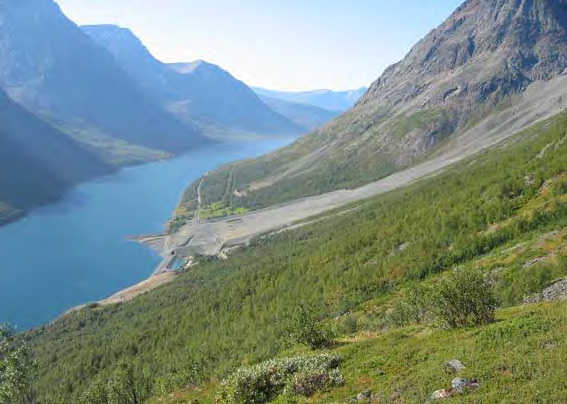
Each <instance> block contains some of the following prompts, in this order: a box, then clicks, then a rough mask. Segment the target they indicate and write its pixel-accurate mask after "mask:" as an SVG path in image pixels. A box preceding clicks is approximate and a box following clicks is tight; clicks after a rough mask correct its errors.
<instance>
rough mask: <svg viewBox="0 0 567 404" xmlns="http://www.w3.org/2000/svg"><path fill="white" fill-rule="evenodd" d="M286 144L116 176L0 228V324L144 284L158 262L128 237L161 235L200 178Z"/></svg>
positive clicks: (189, 158)
mask: <svg viewBox="0 0 567 404" xmlns="http://www.w3.org/2000/svg"><path fill="white" fill-rule="evenodd" d="M291 140H292V139H289V138H285V139H284V138H279V139H275V140H270V141H265V140H263V141H258V142H250V143H245V144H238V145H235V144H222V145H215V146H212V147H208V148H203V149H200V150H196V151H193V152H190V153H188V154H186V155H184V156H182V157H179V158H176V159H174V160H169V161H164V162H157V163H150V164H146V165H143V166H138V167H133V168H128V169H124V170H122V171H121V172H119V173H117V174H116V175H111V176H107V177H104V178H99V179H97V180H95V181H92V182H89V183H85V184H83V185H80V186H78V187H77V188H75V189H74V190H72V191H71V192H69V194H68V195H67V196H66V198H65V199H64V200H63V201H61V202H60V203H57V204H53V205H50V206H47V207H43V208H40V209H37V210H36V211H34V212H33V213H32V214H30V215H29V216H28V217H26V218H24V219H22V220H20V221H17V222H15V223H12V224H10V225H7V226H4V227H0V324H1V323H6V322H8V323H11V324H13V325H15V326H17V327H18V328H20V329H22V328H29V327H34V326H38V325H42V324H44V323H47V322H49V321H50V320H52V319H54V318H55V317H56V316H58V315H59V314H61V313H63V312H65V311H66V310H68V309H69V308H71V307H74V306H76V305H79V304H82V303H86V302H92V301H96V300H100V299H102V298H104V297H107V296H109V295H111V294H112V293H114V292H117V291H119V290H121V289H123V288H125V287H128V286H130V285H132V284H135V283H137V282H139V281H141V280H143V279H145V278H146V277H148V276H149V275H150V274H151V273H152V271H153V270H154V268H155V266H156V265H157V264H158V263H159V261H160V258H159V256H158V255H157V254H155V253H153V252H151V251H149V250H148V249H146V248H144V247H143V246H140V245H138V244H136V243H133V242H129V241H128V240H127V237H128V236H131V235H139V234H150V233H159V232H162V231H163V225H164V223H165V221H167V219H168V218H169V217H170V215H171V213H172V211H173V209H174V208H175V206H176V205H177V203H178V202H179V199H180V197H181V194H182V192H183V190H184V189H185V187H186V186H187V185H188V184H189V183H190V182H192V181H193V180H194V179H196V178H198V177H199V176H201V175H202V174H203V173H204V172H206V171H209V170H211V169H214V168H215V167H217V166H219V165H220V164H222V163H226V162H229V161H233V160H236V159H241V158H248V157H255V156H258V155H261V154H264V153H266V152H268V151H270V150H274V149H276V148H278V147H282V146H284V145H285V144H287V143H289V142H290V141H291Z"/></svg>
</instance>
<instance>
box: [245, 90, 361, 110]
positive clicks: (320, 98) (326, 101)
mask: <svg viewBox="0 0 567 404" xmlns="http://www.w3.org/2000/svg"><path fill="white" fill-rule="evenodd" d="M366 90H367V88H366V87H361V88H358V89H352V90H344V91H336V90H329V89H317V90H308V91H278V90H268V89H264V88H258V87H256V88H254V91H256V93H257V94H259V95H262V96H265V97H272V98H279V99H283V100H286V101H291V102H296V103H300V104H306V105H312V106H316V107H318V108H323V109H326V110H330V111H345V110H347V109H349V108H351V107H352V106H353V105H354V104H355V103H356V102H357V101H358V100H359V98H360V97H361V96H362V95H363V94H364V93H365V92H366Z"/></svg>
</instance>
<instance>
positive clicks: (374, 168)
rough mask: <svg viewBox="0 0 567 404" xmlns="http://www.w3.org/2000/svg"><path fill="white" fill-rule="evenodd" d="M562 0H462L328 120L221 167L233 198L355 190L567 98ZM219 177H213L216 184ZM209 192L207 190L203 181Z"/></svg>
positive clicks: (469, 147) (510, 128) (257, 203)
mask: <svg viewBox="0 0 567 404" xmlns="http://www.w3.org/2000/svg"><path fill="white" fill-rule="evenodd" d="M566 62H567V1H565V0H538V1H533V0H467V1H466V2H464V4H463V5H462V6H461V7H459V8H458V9H457V10H456V11H455V12H454V13H453V14H452V15H451V16H450V17H449V18H448V19H447V20H446V21H445V22H444V23H443V24H441V25H440V26H439V27H438V28H436V29H434V30H433V31H431V32H430V33H429V34H428V35H427V36H426V37H425V38H424V39H423V40H421V41H420V42H419V43H417V45H416V46H415V47H414V48H413V49H412V50H411V51H410V52H409V54H408V55H407V56H406V57H405V58H404V59H403V60H402V61H400V62H399V63H397V64H395V65H393V66H391V67H390V68H388V69H387V70H386V71H385V72H384V74H383V75H382V76H381V77H380V78H379V79H377V80H376V81H375V82H374V83H373V84H372V86H371V87H370V88H369V90H368V91H367V93H366V94H365V95H364V96H363V97H362V98H361V99H360V101H359V102H358V103H357V104H356V106H355V107H354V108H353V109H352V110H350V111H347V112H346V113H344V114H343V115H342V116H341V117H339V118H338V119H336V120H334V121H333V122H332V123H331V124H329V125H327V126H325V127H323V128H320V129H318V130H316V131H315V132H314V133H312V134H310V135H308V136H304V137H303V138H301V139H299V140H298V141H296V142H295V143H294V144H292V145H290V146H289V147H287V148H284V149H282V150H280V151H278V152H276V153H272V154H270V155H269V156H266V157H262V158H259V159H257V160H255V161H246V162H242V163H237V164H232V165H230V166H227V167H226V168H224V169H222V170H221V171H219V172H217V173H213V174H211V175H209V176H208V177H207V178H208V181H209V182H211V186H214V187H216V188H217V189H222V184H218V182H222V181H225V180H223V178H225V179H226V178H227V172H226V171H230V172H231V177H230V178H231V179H232V178H235V179H236V180H231V181H232V183H233V184H235V188H233V189H232V190H231V192H232V191H238V195H240V196H239V197H236V198H232V203H233V204H235V205H237V206H243V207H252V208H258V207H263V206H266V205H269V204H272V203H281V202H283V201H286V200H290V199H295V198H299V197H303V196H307V195H315V194H319V193H322V192H326V191H330V190H336V189H342V188H355V187H357V186H361V185H364V184H367V183H369V182H372V181H375V180H377V179H380V178H383V177H385V176H388V175H390V174H392V173H393V172H396V171H399V170H401V169H403V168H407V167H410V166H412V165H413V164H415V163H417V162H422V161H424V160H427V159H428V158H430V157H434V156H439V155H443V156H447V161H455V160H456V159H459V158H462V157H463V156H465V155H468V154H470V153H472V152H473V151H475V150H476V151H478V150H480V149H482V148H484V147H487V146H490V145H491V144H494V143H495V142H497V141H498V140H500V139H502V138H504V137H507V136H510V135H513V134H515V133H517V132H519V131H520V130H521V129H523V128H525V127H527V126H529V125H530V124H532V123H534V122H536V121H538V120H541V119H544V118H546V117H549V116H552V115H554V114H556V113H558V112H560V111H562V110H563V109H564V108H565V107H566V106H567V75H566V74H565V73H567V69H566V66H567V63H566ZM215 183H216V184H215ZM202 191H203V195H204V196H205V197H206V196H207V189H206V188H203V189H202Z"/></svg>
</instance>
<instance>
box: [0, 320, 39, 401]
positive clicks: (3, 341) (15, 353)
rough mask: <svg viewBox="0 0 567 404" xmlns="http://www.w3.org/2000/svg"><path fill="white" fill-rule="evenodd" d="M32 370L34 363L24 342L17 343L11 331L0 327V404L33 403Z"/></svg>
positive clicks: (5, 327)
mask: <svg viewBox="0 0 567 404" xmlns="http://www.w3.org/2000/svg"><path fill="white" fill-rule="evenodd" d="M34 370H35V362H34V360H33V358H32V356H31V351H30V347H29V345H28V344H27V343H26V341H18V340H17V339H16V338H15V336H14V331H13V330H12V329H10V328H9V327H7V326H0V403H3V404H4V403H8V404H28V403H31V402H33V400H34V397H33V390H32V387H31V386H32V380H31V375H32V374H33V372H34Z"/></svg>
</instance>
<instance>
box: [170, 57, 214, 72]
mask: <svg viewBox="0 0 567 404" xmlns="http://www.w3.org/2000/svg"><path fill="white" fill-rule="evenodd" d="M168 66H169V67H170V68H171V69H173V70H175V71H176V72H177V73H181V74H192V73H195V72H196V71H198V70H201V69H206V70H216V71H223V72H224V71H225V70H223V69H222V68H220V67H219V66H217V65H214V64H212V63H209V62H206V61H204V60H195V61H193V62H178V63H168Z"/></svg>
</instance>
